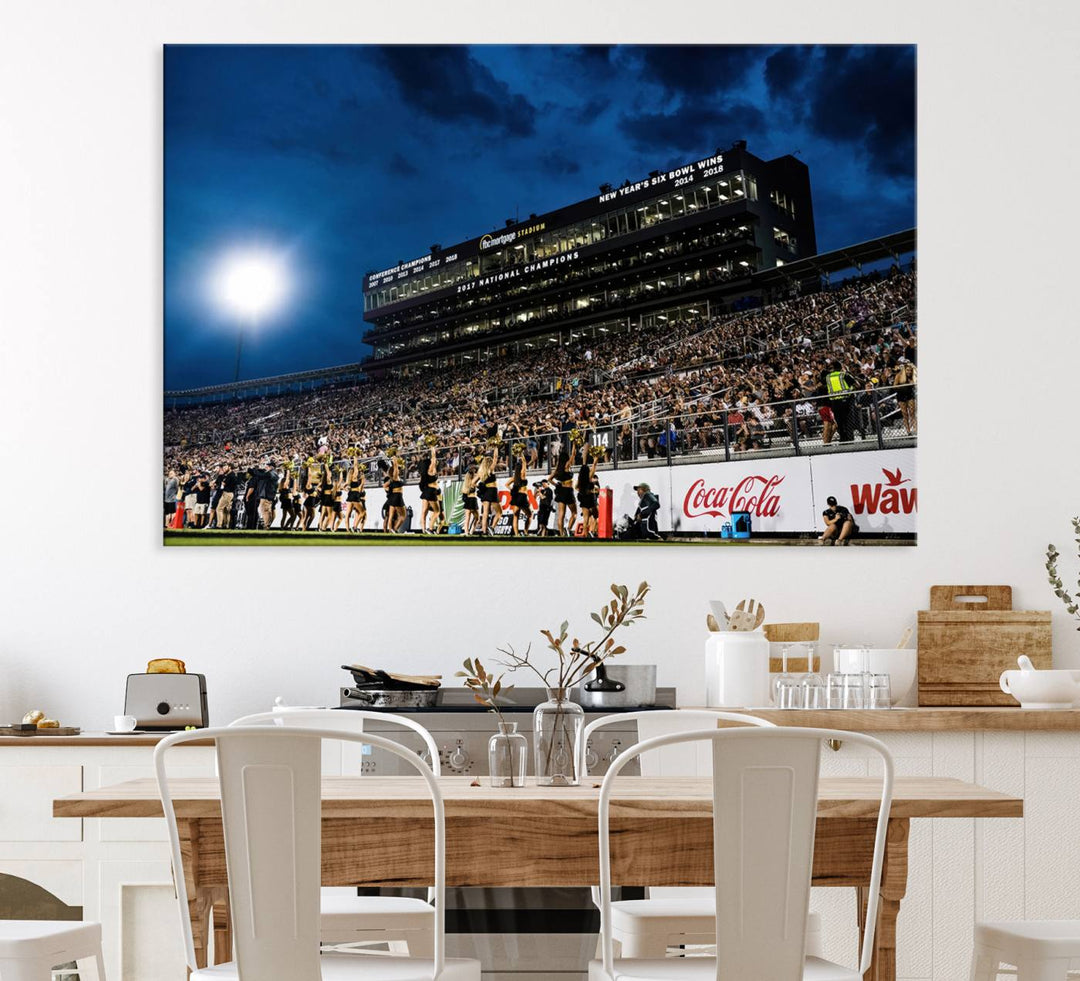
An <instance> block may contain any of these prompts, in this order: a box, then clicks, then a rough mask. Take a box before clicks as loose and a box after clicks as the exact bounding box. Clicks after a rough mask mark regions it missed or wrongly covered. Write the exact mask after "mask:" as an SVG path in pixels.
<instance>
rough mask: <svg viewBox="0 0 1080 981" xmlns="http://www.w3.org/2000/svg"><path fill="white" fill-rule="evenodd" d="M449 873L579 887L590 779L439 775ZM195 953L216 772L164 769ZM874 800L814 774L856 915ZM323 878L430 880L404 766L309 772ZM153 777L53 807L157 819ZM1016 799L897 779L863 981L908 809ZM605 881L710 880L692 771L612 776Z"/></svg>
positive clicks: (589, 846) (862, 903) (425, 823)
mask: <svg viewBox="0 0 1080 981" xmlns="http://www.w3.org/2000/svg"><path fill="white" fill-rule="evenodd" d="M439 784H440V787H441V790H442V793H443V797H444V801H445V808H446V837H447V840H446V882H447V885H448V886H492V887H494V886H591V885H595V884H596V883H597V881H598V878H599V860H598V850H597V800H598V796H599V782H593V781H587V782H585V783H584V784H583V785H581V786H579V787H538V786H536V785H535V783H534V782H532V780H531V778H530V783H529V785H528V786H526V787H523V788H519V789H495V788H492V787H490V786H488V785H487V784H486V782H480V781H477V780H475V779H472V778H469V777H440V778H439ZM170 788H171V791H172V794H173V799H174V804H175V809H176V816H177V825H178V828H179V834H180V839H181V850H182V854H183V862H184V870H183V873H184V876H185V881H186V885H187V893H188V897H189V906H190V915H191V923H192V928H193V932H194V937H195V948H196V955H197V957H198V959H199V965H200V966H205V965H206V958H207V952H208V949H209V942H210V936H211V934H213V936H214V951H215V958H216V959H218V960H224V959H227V958H228V956H229V954H230V951H231V949H232V943H231V930H230V921H229V905H228V902H229V901H228V877H227V873H226V865H225V849H224V837H223V832H222V824H221V807H220V797H219V790H218V783H217V781H216V780H215V779H213V778H177V779H173V780H170ZM879 802H880V781H879V780H877V779H875V778H872V777H842V778H838V777H823V778H822V779H821V782H820V787H819V801H818V820H817V836H816V839H815V848H814V866H813V884H814V885H815V886H834V887H853V888H855V889H857V890H858V896H859V903H858V907H859V910H860V928H862V927H864V926H865V924H864V923H863V922H862V919H864V918H865V909H866V900H867V897H868V895H869V892H868V889H869V880H870V864H871V858H872V852H873V842H874V831H875V827H876V820H877V810H878V805H879ZM322 811H323V819H322V881H323V884H324V885H327V886H365V887H425V886H428V885H430V883H431V882H432V878H433V875H432V867H433V861H434V848H433V837H432V834H433V832H432V808H431V802H430V797H429V796H428V790H427V786H426V784H425V783H424V782H423V781H422V780H421V779H420V778H418V777H378V776H370V777H325V778H324V779H323V809H322ZM162 813H163V812H162V808H161V802H160V800H159V798H158V791H157V785H156V783H155V782H154V781H153V780H145V779H144V780H132V781H128V782H127V783H121V784H116V785H113V786H108V787H103V788H101V789H99V790H89V791H84V792H83V793H78V794H71V795H70V796H67V797H61V798H58V799H57V800H55V801H54V802H53V815H54V816H55V817H58V818H65V817H72V818H103V819H109V818H132V817H135V818H138V817H147V818H152V817H158V818H160V817H161V816H162ZM1023 813H1024V803H1023V800H1021V799H1020V798H1016V797H1010V796H1008V795H1006V794H1001V793H998V792H996V791H993V790H987V789H986V788H983V787H979V786H976V785H975V784H971V783H965V782H963V781H961V780H954V779H951V778H945V777H898V778H897V779H896V784H895V790H894V796H893V805H892V810H891V812H890V817H889V828H888V836H887V839H886V851H885V867H884V874H883V881H882V887H881V902H880V907H879V909H880V912H879V917H878V924H877V929H876V931H875V934H874V946H875V952H874V959H873V963H872V966H871V968H870V971H869V972H868V973H867V975H866V978H867V981H893V979H894V978H895V977H896V917H897V914H898V913H899V911H900V903H901V901H902V900H903V898H904V893H905V890H906V888H907V863H908V849H907V845H908V832H909V827H910V822H911V820H912V819H913V818H914V819H918V818H984V817H993V818H1000V817H1022V816H1023ZM611 831H612V837H611V848H612V881H613V882H614V883H616V884H619V885H625V886H707V885H711V884H712V882H713V864H712V863H713V859H712V791H711V782H710V781H709V779H708V778H705V777H622V778H619V779H618V780H617V781H616V785H615V789H614V795H613V798H612V802H611Z"/></svg>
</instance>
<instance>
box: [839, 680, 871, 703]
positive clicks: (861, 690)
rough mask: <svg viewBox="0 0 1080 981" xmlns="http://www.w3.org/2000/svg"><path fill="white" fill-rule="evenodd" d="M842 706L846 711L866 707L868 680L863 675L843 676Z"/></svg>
mask: <svg viewBox="0 0 1080 981" xmlns="http://www.w3.org/2000/svg"><path fill="white" fill-rule="evenodd" d="M841 677H842V679H843V680H842V684H841V695H840V702H841V706H842V707H843V708H846V709H861V708H865V707H866V678H865V676H864V675H862V674H845V675H842V676H841Z"/></svg>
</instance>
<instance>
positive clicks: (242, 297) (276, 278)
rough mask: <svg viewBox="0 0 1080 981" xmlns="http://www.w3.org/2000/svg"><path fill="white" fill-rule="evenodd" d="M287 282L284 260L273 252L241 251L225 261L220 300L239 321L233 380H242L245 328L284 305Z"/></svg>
mask: <svg viewBox="0 0 1080 981" xmlns="http://www.w3.org/2000/svg"><path fill="white" fill-rule="evenodd" d="M288 283H289V276H288V271H287V269H286V267H285V262H284V260H283V259H282V257H281V256H280V255H277V254H275V253H272V252H267V251H263V250H245V251H239V252H234V253H230V254H229V255H228V256H226V257H225V259H224V261H223V262H222V264H221V267H220V269H219V272H218V277H217V294H218V299H219V301H220V303H221V304H222V306H223V307H225V309H226V310H228V311H229V313H231V314H233V315H235V316H236V317H237V320H238V326H237V333H236V366H235V370H234V371H233V382H238V381H239V380H240V356H241V354H242V353H243V350H244V328H245V327H247V328H248V329H250V330H254V329H255V328H256V327H258V325H259V320H260V318H261V317H264V316H266V315H267V314H268V313H270V312H272V311H273V310H274V309H275V308H276V307H277V306H279V305H280V304H281V302H282V301H283V300H284V298H285V294H286V293H287V291H288Z"/></svg>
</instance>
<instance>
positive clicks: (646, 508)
mask: <svg viewBox="0 0 1080 981" xmlns="http://www.w3.org/2000/svg"><path fill="white" fill-rule="evenodd" d="M634 490H636V491H637V496H638V502H639V503H638V507H637V510H636V511H635V512H634V521H636V522H637V526H638V530H639V532H640V533H641V537H642V538H643V539H649V540H652V541H659V539H660V533H659V530H658V528H657V525H656V512H657V511H659V510H660V498H658V497H657V496H656V495H655V494H654V493H653V492H652V489H651V488H650V487H649V485H648V484H635V485H634Z"/></svg>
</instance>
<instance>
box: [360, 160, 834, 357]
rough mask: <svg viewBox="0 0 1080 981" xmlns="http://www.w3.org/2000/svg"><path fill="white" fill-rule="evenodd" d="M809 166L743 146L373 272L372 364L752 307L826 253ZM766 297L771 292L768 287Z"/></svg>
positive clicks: (654, 325) (519, 346) (509, 351)
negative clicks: (759, 284) (772, 286)
mask: <svg viewBox="0 0 1080 981" xmlns="http://www.w3.org/2000/svg"><path fill="white" fill-rule="evenodd" d="M816 253H817V243H816V240H815V235H814V215H813V205H812V201H811V193H810V173H809V170H808V168H807V167H806V165H805V164H804V163H802V161H800V160H797V159H795V158H794V157H792V156H783V157H777V158H776V159H774V160H762V159H760V158H759V157H756V156H754V155H753V154H752V153H750V152H749V151H748V150H747V149H746V144H745V143H744V142H741V141H740V142H738V143H735V144H734V145H733V146H732V147H731V148H730V149H728V150H724V151H717V152H716V153H715V154H713V155H712V156H709V157H705V158H704V159H701V160H695V161H692V162H690V163H687V164H685V165H684V166H680V167H676V168H674V169H673V170H669V171H667V172H660V171H653V172H652V173H651V174H649V175H648V176H647V177H645V178H643V179H642V180H638V181H635V182H633V183H631V182H630V181H626V182H625V183H623V184H622V185H621V186H619V187H613V186H611V185H610V184H604V185H601V187H600V189H599V193H598V194H596V195H594V196H593V197H590V198H587V199H586V200H584V201H578V202H577V203H575V204H570V205H567V206H566V207H563V208H559V209H557V210H555V211H550V212H548V213H546V214H542V215H535V214H532V215H529V217H528V218H527V219H525V220H523V221H514V220H507V221H506V223H505V227H503V228H498V229H496V230H494V231H491V232H489V233H487V234H484V235H481V236H479V237H477V238H472V239H469V240H468V241H466V242H462V243H460V244H459V245H455V246H452V247H450V248H442V247H441V246H432V247H431V251H430V253H429V254H428V255H424V256H421V257H419V258H416V259H413V260H411V261H408V262H404V261H403V262H400V263H398V264H397V265H396V266H393V267H391V268H389V269H382V270H379V271H378V272H371V273H369V274H367V275H366V276H365V277H364V320H365V321H366V322H367V324H368V325H369V328H368V330H367V331H366V332H365V334H364V340H365V341H366V342H367V343H368V344H369V345H371V347H372V348H373V353H372V355H371V356H370V357H369V358H368V359H367V360H366V361H365V362H364V364H363V368H364V370H365V371H366V372H367V373H369V374H372V375H375V376H378V375H381V374H385V373H393V374H408V373H410V372H412V371H415V370H421V369H425V368H432V367H446V366H450V365H456V364H468V363H473V364H475V363H478V362H483V361H486V360H488V359H490V358H493V357H506V356H508V355H514V354H517V353H524V352H526V351H528V350H531V349H535V348H536V347H538V346H542V345H546V344H558V343H568V342H570V341H575V340H578V339H580V338H582V337H590V336H598V335H604V334H608V333H616V332H622V331H628V330H636V329H641V328H646V329H662V328H663V325H664V323H665V322H666V321H668V320H672V321H674V320H676V319H689V318H693V317H697V316H702V317H704V316H709V315H715V314H717V313H719V312H721V311H724V310H730V309H733V308H735V307H737V306H738V304H739V303H740V302H746V299H745V298H746V297H748V296H749V295H751V294H753V293H754V292H755V290H754V286H753V283H752V279H751V277H753V276H754V274H755V273H759V272H761V271H763V270H773V269H776V268H777V267H779V266H783V265H786V264H789V263H792V262H796V261H797V260H799V259H805V258H807V257H810V256H814V255H815V254H816ZM757 293H760V290H757Z"/></svg>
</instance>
